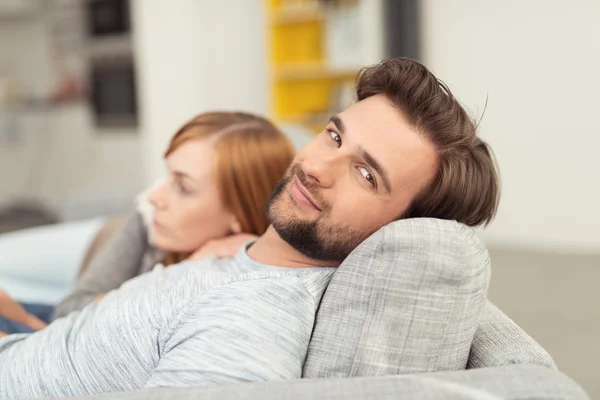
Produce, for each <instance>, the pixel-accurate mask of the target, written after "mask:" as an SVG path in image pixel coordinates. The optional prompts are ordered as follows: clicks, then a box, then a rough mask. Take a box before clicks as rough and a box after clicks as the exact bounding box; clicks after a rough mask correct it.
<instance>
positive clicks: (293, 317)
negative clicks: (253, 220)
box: [0, 247, 334, 399]
mask: <svg viewBox="0 0 600 400" xmlns="http://www.w3.org/2000/svg"><path fill="white" fill-rule="evenodd" d="M333 272H334V269H333V268H301V269H294V268H281V267H276V266H268V265H263V264H259V263H257V262H255V261H253V260H251V259H250V258H249V257H248V255H247V253H246V248H245V247H244V248H242V249H241V250H240V252H239V253H238V255H237V256H236V257H235V258H233V259H217V258H214V257H211V258H207V259H204V260H200V261H190V262H186V263H182V264H180V265H176V266H173V267H169V268H162V267H161V266H159V267H157V268H155V269H154V270H153V271H152V272H149V273H147V274H143V275H141V276H139V277H137V278H134V279H132V280H130V281H128V282H126V283H125V284H124V285H123V286H122V287H121V288H120V289H118V290H115V291H112V292H110V293H109V294H108V295H107V296H106V297H105V298H104V299H103V300H102V301H101V302H100V303H91V304H89V305H88V306H87V307H85V308H84V309H83V310H82V311H81V312H73V313H71V314H69V315H68V316H67V317H65V318H61V319H58V320H56V321H54V322H53V323H52V324H50V325H49V326H48V327H47V328H45V329H43V330H41V331H38V332H35V333H32V334H19V335H10V336H8V337H5V338H3V339H0V399H20V398H33V397H43V396H56V397H63V396H80V395H93V394H99V393H105V392H115V391H129V390H136V389H141V388H145V387H157V386H192V385H206V384H215V383H227V382H248V381H266V380H281V379H291V378H300V376H301V373H302V365H303V363H304V359H305V357H306V351H307V348H308V343H309V340H310V336H311V332H312V328H313V324H314V318H315V313H316V309H317V305H318V304H319V301H320V299H321V296H322V294H323V292H324V290H325V287H326V286H327V284H328V283H329V280H330V279H331V276H332V274H333Z"/></svg>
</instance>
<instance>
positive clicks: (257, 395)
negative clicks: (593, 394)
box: [69, 365, 588, 400]
mask: <svg viewBox="0 0 600 400" xmlns="http://www.w3.org/2000/svg"><path fill="white" fill-rule="evenodd" d="M93 398H94V399H98V400H100V399H104V400H171V399H177V400H212V399H215V400H217V399H218V400H222V399H236V400H238V399H246V400H254V399H255V400H281V399H286V400H305V399H320V400H321V399H322V400H369V399H377V400H396V399H411V400H431V399H444V400H453V399H457V400H458V399H461V400H467V399H473V400H489V399H509V400H524V399H539V400H544V399H548V400H550V399H552V400H586V399H588V397H587V395H586V394H585V392H584V391H583V390H581V388H580V387H579V386H577V384H576V383H574V382H573V381H572V380H571V379H569V378H568V377H567V376H565V375H563V374H561V373H560V372H558V371H556V370H552V369H549V368H545V367H541V366H537V365H511V366H507V367H502V368H485V369H477V370H470V371H453V372H436V373H431V374H421V375H403V376H381V377H360V378H344V379H295V380H291V381H277V382H261V383H241V384H228V385H209V386H197V387H188V388H157V389H146V390H140V391H136V392H130V393H112V394H106V395H100V396H97V397H93ZM78 399H79V398H78ZM82 399H83V398H82ZM85 399H89V397H86V398H85ZM69 400H75V399H74V398H72V397H70V398H69Z"/></svg>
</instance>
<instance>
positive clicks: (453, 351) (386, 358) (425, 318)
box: [303, 218, 491, 378]
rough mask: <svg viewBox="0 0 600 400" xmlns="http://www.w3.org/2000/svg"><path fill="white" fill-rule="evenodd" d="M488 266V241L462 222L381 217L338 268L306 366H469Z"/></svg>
mask: <svg viewBox="0 0 600 400" xmlns="http://www.w3.org/2000/svg"><path fill="white" fill-rule="evenodd" d="M490 267H491V266H490V258H489V255H488V252H487V249H486V247H485V245H484V244H483V243H482V241H481V240H480V239H479V238H478V237H477V236H476V235H475V233H474V231H473V230H472V229H470V228H468V227H466V226H464V225H462V224H459V223H457V222H454V221H444V220H437V219H428V218H416V219H407V220H400V221H396V222H393V223H391V224H389V225H387V226H385V227H383V228H382V229H380V230H379V231H377V232H376V233H374V234H373V235H371V237H369V238H368V239H367V240H365V241H364V242H363V243H362V244H361V245H359V246H358V247H357V248H356V249H355V250H354V251H353V252H352V254H350V256H349V257H348V258H347V259H346V260H345V261H344V262H343V263H342V265H341V266H340V267H339V269H338V270H337V271H336V273H335V274H334V276H333V278H332V280H331V283H330V284H329V287H328V288H327V290H326V292H325V294H324V295H323V299H322V301H321V305H320V307H319V310H318V312H317V316H316V322H315V328H314V331H313V337H312V339H311V342H310V344H309V348H308V353H307V358H306V362H305V365H304V371H303V376H304V377H306V378H323V377H332V376H339V377H346V376H375V375H390V374H406V373H418V372H432V371H440V370H444V371H449V370H459V369H464V368H465V367H466V366H467V361H468V358H469V352H470V349H471V343H472V341H473V337H474V335H475V331H476V330H477V328H478V326H479V320H480V314H481V311H482V310H483V307H484V305H485V303H486V298H487V290H488V284H489V279H490Z"/></svg>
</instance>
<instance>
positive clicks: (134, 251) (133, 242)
mask: <svg viewBox="0 0 600 400" xmlns="http://www.w3.org/2000/svg"><path fill="white" fill-rule="evenodd" d="M148 246H149V245H148V234H147V230H146V227H145V225H144V223H143V221H142V217H141V216H140V214H139V213H138V212H134V213H132V214H131V215H129V216H128V217H127V218H126V219H125V221H124V222H123V225H122V227H121V228H120V229H119V230H118V231H117V233H116V234H115V235H114V237H113V238H112V239H111V240H110V241H109V242H108V243H107V245H106V246H105V247H104V248H103V249H102V251H100V253H99V254H98V255H97V256H96V257H94V259H93V260H92V261H91V263H90V264H89V266H88V267H87V269H86V270H85V272H84V273H83V275H82V276H81V278H80V279H79V280H78V281H77V283H76V284H75V287H74V288H73V290H72V291H71V292H70V293H69V294H68V295H67V297H65V298H64V299H63V300H62V301H61V302H60V303H59V304H58V305H57V306H56V309H55V310H54V314H53V315H52V320H55V319H57V318H61V317H64V316H66V315H68V314H69V313H71V312H72V311H75V310H81V309H82V308H83V307H85V306H86V305H88V304H89V303H91V302H92V301H93V300H94V299H95V298H96V297H98V296H99V295H101V294H104V293H106V292H109V291H111V290H113V289H117V288H118V287H119V286H121V284H122V283H123V282H125V281H127V280H129V279H131V278H133V277H135V276H136V275H138V273H139V270H140V266H141V263H142V259H143V256H144V253H145V252H146V250H147V249H148Z"/></svg>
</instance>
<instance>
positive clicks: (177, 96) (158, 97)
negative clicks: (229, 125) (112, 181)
mask: <svg viewBox="0 0 600 400" xmlns="http://www.w3.org/2000/svg"><path fill="white" fill-rule="evenodd" d="M265 17H266V16H265V12H264V10H263V2H262V1H239V0H220V1H218V2H217V1H212V0H173V1H168V2H167V1H147V0H134V1H133V5H132V18H133V29H134V46H135V56H136V62H137V65H138V73H139V75H138V76H139V78H140V80H139V82H140V85H139V88H140V91H139V93H140V96H139V98H140V100H141V101H140V111H141V122H142V126H141V129H142V132H143V140H144V147H143V148H144V157H145V158H144V166H145V169H144V170H145V174H146V175H145V180H146V182H147V183H150V182H152V181H153V180H154V179H156V177H158V176H160V174H162V172H163V171H164V167H163V160H162V154H163V153H164V150H165V149H166V145H167V143H168V141H169V139H170V138H171V136H172V135H173V134H174V133H175V131H176V130H177V128H178V127H179V126H181V125H182V124H183V123H184V122H185V121H186V120H187V119H189V118H190V117H192V116H194V115H196V114H198V113H201V112H204V111H208V110H214V109H243V110H246V111H251V112H257V113H263V114H264V113H266V112H267V109H268V107H267V92H266V88H267V81H266V54H265V52H266V37H265V35H266V28H265Z"/></svg>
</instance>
